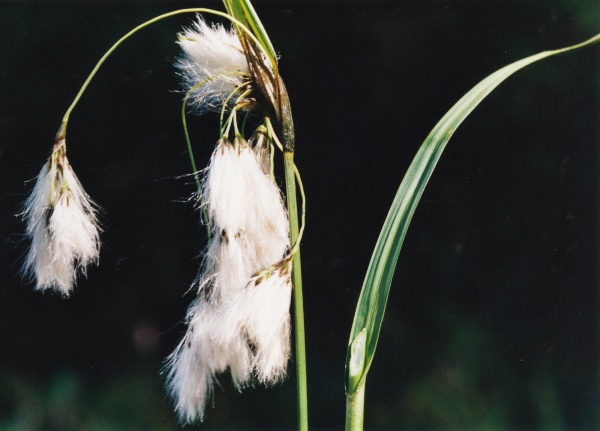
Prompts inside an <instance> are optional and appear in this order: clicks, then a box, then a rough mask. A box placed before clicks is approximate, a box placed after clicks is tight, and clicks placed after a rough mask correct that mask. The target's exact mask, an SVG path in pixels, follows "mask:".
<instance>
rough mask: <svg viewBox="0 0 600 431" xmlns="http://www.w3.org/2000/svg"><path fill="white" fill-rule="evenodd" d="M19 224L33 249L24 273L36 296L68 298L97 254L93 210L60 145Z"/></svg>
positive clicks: (96, 231) (97, 235)
mask: <svg viewBox="0 0 600 431" xmlns="http://www.w3.org/2000/svg"><path fill="white" fill-rule="evenodd" d="M23 218H24V220H25V221H26V223H27V231H26V232H27V236H28V237H30V238H31V247H30V248H29V252H28V254H27V257H26V259H25V264H24V267H23V271H24V273H26V274H29V275H30V276H31V277H32V278H34V279H35V280H36V289H37V290H47V289H54V290H55V291H57V292H59V293H61V294H63V295H64V296H68V295H69V294H70V292H71V290H72V289H73V286H74V284H75V278H76V275H77V272H81V273H82V274H84V275H85V273H86V268H87V267H88V265H90V264H92V263H97V261H98V255H99V250H100V238H99V233H98V230H99V227H98V222H97V219H96V209H95V207H94V204H93V203H92V201H91V200H90V198H89V196H88V195H87V193H86V192H85V191H84V190H83V188H82V187H81V184H80V183H79V180H78V179H77V177H76V176H75V173H74V172H73V169H72V168H71V165H70V164H69V161H68V160H67V157H66V152H65V146H64V140H63V141H60V142H58V143H57V144H56V145H55V148H54V151H53V153H52V155H51V156H50V158H49V159H48V161H47V162H46V164H45V165H44V166H43V168H42V170H41V172H40V174H39V176H38V179H37V181H36V184H35V187H34V188H33V191H32V193H31V195H30V196H29V198H28V199H27V200H26V201H25V210H24V212H23Z"/></svg>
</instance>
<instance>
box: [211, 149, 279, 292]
mask: <svg viewBox="0 0 600 431" xmlns="http://www.w3.org/2000/svg"><path fill="white" fill-rule="evenodd" d="M203 198H204V200H205V206H206V210H207V213H208V217H209V219H210V220H211V227H212V228H213V229H214V230H215V231H216V232H217V233H219V234H220V235H221V234H222V233H223V230H225V233H228V234H233V235H234V237H235V235H238V237H240V236H241V237H245V238H246V240H245V242H246V243H247V244H248V247H250V249H249V250H247V251H248V252H250V254H252V255H254V256H255V257H256V260H257V265H258V266H257V267H256V268H254V270H253V271H252V272H251V273H250V274H248V275H249V276H250V275H252V274H254V273H255V272H257V271H258V270H261V269H265V268H268V267H270V266H272V265H274V264H275V263H277V262H278V261H280V260H281V259H282V258H283V255H284V253H285V251H286V249H287V247H288V246H289V226H288V225H289V223H288V218H287V212H286V210H285V207H284V205H283V200H282V197H281V191H280V190H279V187H277V184H275V181H274V180H273V178H272V177H271V176H270V175H268V174H267V173H265V171H264V170H263V166H262V163H261V161H260V160H259V159H258V157H257V155H256V154H255V152H254V151H252V149H251V148H250V147H249V146H248V144H247V143H246V142H245V141H244V140H243V139H241V138H238V139H236V141H235V143H234V144H233V145H232V144H231V143H229V141H227V140H225V139H221V140H220V141H219V143H218V145H217V148H216V149H215V151H214V152H213V155H212V157H211V162H210V166H209V167H208V169H207V171H206V176H205V180H204V184H203ZM248 279H249V277H248V278H247V279H246V281H247V280H248Z"/></svg>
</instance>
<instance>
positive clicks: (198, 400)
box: [166, 296, 251, 423]
mask: <svg viewBox="0 0 600 431" xmlns="http://www.w3.org/2000/svg"><path fill="white" fill-rule="evenodd" d="M218 317H219V316H218V308H215V307H213V306H211V305H210V304H209V303H207V302H206V301H205V300H204V297H203V296H200V297H199V298H198V299H197V300H196V301H195V302H194V303H193V304H192V306H191V307H190V310H189V312H188V316H187V320H188V329H187V332H186V334H185V336H184V337H183V339H182V340H181V341H180V343H179V345H178V346H177V348H176V349H175V351H174V352H173V353H172V354H171V355H170V356H169V358H168V359H167V364H166V370H167V391H168V393H169V395H170V396H171V397H173V398H174V399H175V411H176V412H177V415H178V416H179V419H180V421H181V422H182V423H192V422H195V421H198V420H202V419H203V418H204V410H205V408H206V402H207V401H208V400H209V399H210V397H211V396H212V393H213V388H214V385H215V382H216V375H217V374H218V373H222V372H224V371H226V370H227V369H228V368H229V369H230V371H231V375H232V380H233V383H234V385H235V386H236V387H237V388H238V389H242V388H243V387H244V385H245V383H246V382H248V380H249V379H250V372H251V358H250V352H249V350H248V349H247V347H246V344H245V343H244V341H243V340H242V338H241V336H240V337H237V338H232V339H230V340H228V343H222V342H218V341H217V340H215V339H214V337H213V334H212V333H211V328H213V327H214V325H215V324H216V322H218Z"/></svg>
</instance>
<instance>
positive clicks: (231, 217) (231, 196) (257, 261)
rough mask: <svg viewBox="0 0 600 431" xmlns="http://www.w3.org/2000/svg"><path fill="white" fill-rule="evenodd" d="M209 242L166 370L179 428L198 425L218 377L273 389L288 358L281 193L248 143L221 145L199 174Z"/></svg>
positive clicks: (288, 282) (287, 288)
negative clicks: (226, 375) (183, 326)
mask: <svg viewBox="0 0 600 431" xmlns="http://www.w3.org/2000/svg"><path fill="white" fill-rule="evenodd" d="M202 198H203V201H204V203H203V206H204V210H205V211H206V213H207V215H208V218H209V229H210V231H211V235H210V238H211V241H210V243H209V245H208V248H207V252H206V255H205V257H204V262H203V268H202V271H201V273H200V275H199V277H198V281H197V283H198V285H199V293H198V297H197V298H196V300H195V301H194V303H193V304H192V306H191V307H190V309H189V311H188V316H187V319H186V321H187V326H188V329H187V333H186V335H185V337H184V339H183V340H182V341H181V343H180V344H179V346H178V347H177V349H176V350H175V352H174V353H173V354H172V355H171V356H170V357H169V359H168V363H167V370H168V374H167V386H168V389H169V394H170V395H171V396H172V397H173V398H174V400H175V405H176V411H177V413H178V415H179V417H180V420H181V421H182V422H193V421H196V420H202V418H203V416H204V409H205V407H206V402H207V398H208V397H210V395H211V393H212V388H213V385H214V382H215V379H216V378H217V376H218V374H220V373H223V372H226V371H229V372H230V373H231V377H232V381H233V384H234V385H235V386H236V387H237V388H238V389H242V388H243V387H245V386H247V385H249V384H251V383H252V382H253V381H258V382H260V383H264V384H272V383H276V382H277V381H279V380H281V379H282V378H283V377H284V375H285V370H286V367H287V362H288V359H289V355H290V315H289V307H290V300H291V290H292V282H291V278H290V272H291V266H290V265H291V263H290V261H289V260H288V259H285V261H283V259H284V258H285V257H286V253H288V252H289V249H290V241H289V236H288V233H289V227H288V226H289V223H288V218H287V212H286V210H285V207H284V204H283V199H282V196H281V192H280V190H279V188H278V187H277V185H276V184H275V182H274V180H273V178H272V177H271V176H270V175H269V174H268V173H267V172H266V171H265V169H264V163H261V160H260V159H259V156H257V154H256V153H255V151H253V149H252V148H250V147H249V146H248V145H247V143H246V142H245V141H244V140H243V139H241V138H237V139H236V141H235V142H234V143H233V144H232V143H231V142H229V141H228V140H227V139H221V140H220V141H219V143H218V144H217V147H216V149H215V151H214V152H213V155H212V157H211V161H210V165H209V167H208V168H207V169H206V170H205V172H204V178H203V182H202Z"/></svg>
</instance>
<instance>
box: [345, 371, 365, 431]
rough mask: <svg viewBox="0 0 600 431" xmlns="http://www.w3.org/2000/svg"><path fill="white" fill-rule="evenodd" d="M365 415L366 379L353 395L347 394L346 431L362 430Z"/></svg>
mask: <svg viewBox="0 0 600 431" xmlns="http://www.w3.org/2000/svg"><path fill="white" fill-rule="evenodd" d="M364 417H365V380H363V381H362V383H361V384H360V385H359V386H358V388H357V389H356V392H354V393H353V394H352V395H348V394H346V428H345V430H346V431H362V429H363V421H364Z"/></svg>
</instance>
